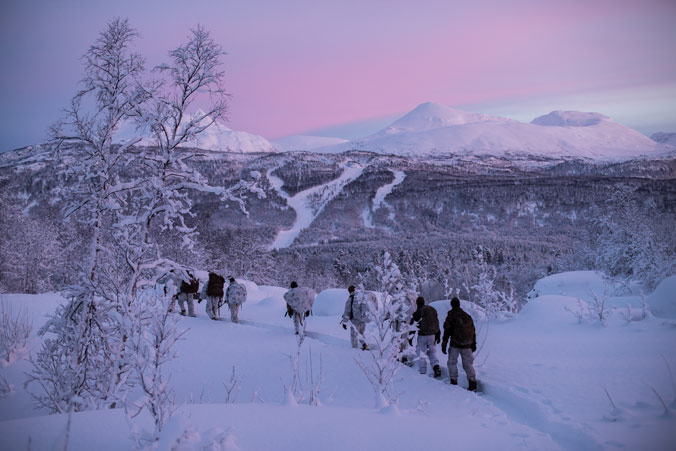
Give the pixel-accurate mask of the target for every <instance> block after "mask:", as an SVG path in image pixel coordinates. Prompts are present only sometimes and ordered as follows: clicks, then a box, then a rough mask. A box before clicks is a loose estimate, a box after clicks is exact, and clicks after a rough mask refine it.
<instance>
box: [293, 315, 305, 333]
mask: <svg viewBox="0 0 676 451" xmlns="http://www.w3.org/2000/svg"><path fill="white" fill-rule="evenodd" d="M304 321H305V313H298V312H296V311H294V312H293V328H294V329H296V335H298V334H300V331H301V330H302V331H303V333H305V325H304V324H303V323H304Z"/></svg>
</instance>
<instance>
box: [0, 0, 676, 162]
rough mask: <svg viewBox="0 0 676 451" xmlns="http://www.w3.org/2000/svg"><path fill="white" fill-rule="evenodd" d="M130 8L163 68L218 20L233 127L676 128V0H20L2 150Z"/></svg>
mask: <svg viewBox="0 0 676 451" xmlns="http://www.w3.org/2000/svg"><path fill="white" fill-rule="evenodd" d="M116 16H122V17H128V18H129V20H130V22H131V23H132V25H133V26H134V27H135V28H137V29H138V30H139V32H140V34H141V38H140V39H139V40H138V41H137V47H138V50H139V51H140V52H141V53H143V54H144V55H146V56H147V58H148V66H149V67H152V66H153V65H155V64H158V63H160V62H162V61H163V60H166V53H167V52H168V51H169V50H170V49H172V48H174V47H176V46H177V45H179V44H181V43H182V41H183V40H184V39H185V36H186V35H187V34H188V32H189V29H190V27H193V26H195V25H196V24H198V23H200V24H202V25H204V26H205V27H206V28H207V29H209V30H211V31H212V33H213V35H214V36H215V38H216V40H217V41H218V42H219V43H220V44H221V45H222V46H223V48H224V49H225V50H226V51H227V52H228V55H227V56H225V58H224V68H225V70H226V89H227V90H228V92H230V93H231V94H232V95H233V98H232V103H231V110H230V122H229V124H228V126H229V127H231V128H233V129H238V130H245V131H249V132H253V133H258V134H261V135H263V136H265V137H266V138H268V139H274V138H277V137H281V136H285V135H290V134H295V133H319V134H321V133H322V132H323V134H330V133H331V132H333V133H334V134H336V135H343V137H347V138H352V137H356V136H349V135H350V134H357V135H358V134H359V133H363V131H364V130H367V131H368V128H369V127H376V128H377V127H378V126H380V125H381V124H380V122H383V124H384V123H386V122H387V121H388V120H390V119H391V118H393V117H396V116H397V115H400V114H402V113H405V112H406V111H408V110H410V109H412V108H414V107H415V106H416V105H418V104H419V103H422V102H425V101H434V102H440V103H444V104H448V105H452V106H454V107H458V108H464V109H468V110H471V111H480V112H484V113H490V114H499V115H504V116H510V117H514V118H517V119H520V120H528V121H529V120H531V119H533V118H534V117H535V116H538V115H540V114H545V113H548V112H549V111H551V110H556V109H577V110H585V111H598V112H601V113H603V114H606V115H609V116H611V117H612V118H613V119H615V120H616V121H618V122H621V123H623V124H625V125H628V126H630V127H633V128H636V129H638V130H639V131H642V132H644V133H652V132H655V131H658V130H663V131H676V58H674V55H675V54H676V53H675V52H676V26H675V25H674V24H675V23H676V1H673V0H662V1H658V0H636V1H625V0H597V1H588V0H566V1H557V0H554V1H543V0H515V1H501V0H477V1H452V0H444V1H434V0H428V1H421V2H415V1H396V0H394V1H386V0H348V1H328V0H315V1H310V0H307V1H300V0H292V1H275V0H269V1H263V0H252V1H234V0H203V1H195V2H177V1H138V0H136V1H127V0H121V1H115V2H105V3H104V2H88V1H69V0H64V1H58V2H50V1H42V2H39V1H33V0H26V1H18V0H15V1H11V2H3V3H2V6H0V17H1V19H0V20H1V21H2V23H1V27H0V30H1V31H0V33H2V39H1V41H0V42H1V43H0V56H1V57H2V62H3V63H2V68H1V69H0V81H1V83H0V86H1V88H0V89H1V95H2V104H1V106H0V108H2V110H0V117H1V119H2V120H1V121H0V123H1V124H2V134H1V136H2V139H1V140H0V150H7V149H9V148H15V147H19V146H23V145H27V144H34V143H36V142H40V141H41V140H43V139H44V135H45V130H46V129H47V127H48V125H49V124H50V123H51V122H53V121H54V120H55V119H57V118H58V117H59V114H60V113H59V109H60V108H61V107H63V106H65V105H67V102H68V100H69V98H70V97H71V96H72V95H73V93H74V92H75V90H76V88H77V81H78V80H79V78H80V77H81V74H82V65H81V61H80V60H79V57H80V56H81V55H82V54H83V53H84V52H85V50H86V49H87V47H88V46H89V45H90V44H91V43H93V42H94V41H95V39H96V37H97V35H98V33H99V32H100V31H101V30H102V29H103V28H104V27H105V24H106V22H107V21H109V20H110V19H112V18H114V17H116ZM363 121H365V122H363ZM360 122H363V123H361V128H360V124H359V123H360ZM341 124H348V125H342V126H341ZM364 124H367V125H364ZM368 124H371V125H368Z"/></svg>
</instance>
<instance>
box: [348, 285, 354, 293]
mask: <svg viewBox="0 0 676 451" xmlns="http://www.w3.org/2000/svg"><path fill="white" fill-rule="evenodd" d="M347 291H349V292H350V293H354V285H350V286H349V287H348V288H347Z"/></svg>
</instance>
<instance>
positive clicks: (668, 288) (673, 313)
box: [647, 276, 676, 319]
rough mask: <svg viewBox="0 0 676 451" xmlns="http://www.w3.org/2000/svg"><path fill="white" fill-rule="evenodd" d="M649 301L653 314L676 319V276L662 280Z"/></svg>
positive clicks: (649, 297)
mask: <svg viewBox="0 0 676 451" xmlns="http://www.w3.org/2000/svg"><path fill="white" fill-rule="evenodd" d="M647 301H648V307H649V308H650V311H651V312H652V314H653V315H655V316H658V317H660V318H669V319H676V276H671V277H667V278H666V279H664V280H663V281H662V282H660V284H659V285H658V286H657V288H656V289H655V291H654V292H653V293H652V294H651V295H650V296H648V299H647Z"/></svg>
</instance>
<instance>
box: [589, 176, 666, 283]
mask: <svg viewBox="0 0 676 451" xmlns="http://www.w3.org/2000/svg"><path fill="white" fill-rule="evenodd" d="M639 199H640V197H637V196H636V194H635V193H634V192H633V190H632V188H631V187H628V186H625V187H620V188H618V189H617V190H616V191H615V192H614V193H613V195H612V196H611V197H610V198H609V199H608V201H607V203H606V204H605V205H601V206H599V207H598V208H597V210H596V211H595V214H594V217H593V219H592V222H591V234H590V238H591V242H592V246H591V247H592V249H593V251H594V254H593V260H594V263H595V264H596V266H597V267H599V268H600V269H602V270H604V271H605V272H606V274H607V275H608V276H610V277H612V278H615V277H620V278H625V279H633V280H637V281H638V282H641V283H642V284H644V285H645V287H646V288H648V289H652V288H654V287H655V286H656V285H657V284H658V283H659V282H660V281H661V280H662V279H663V278H664V277H666V276H668V275H670V274H672V273H673V272H674V271H676V256H675V255H674V253H673V250H671V251H670V250H669V249H668V248H667V245H666V242H667V241H668V240H667V236H668V235H669V234H670V233H672V229H671V227H672V226H671V224H666V223H668V222H669V221H663V222H660V223H655V222H653V221H651V220H650V217H651V215H654V214H655V212H656V211H658V209H657V208H656V205H655V203H654V201H652V200H651V199H647V200H645V201H643V202H641V201H639Z"/></svg>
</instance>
